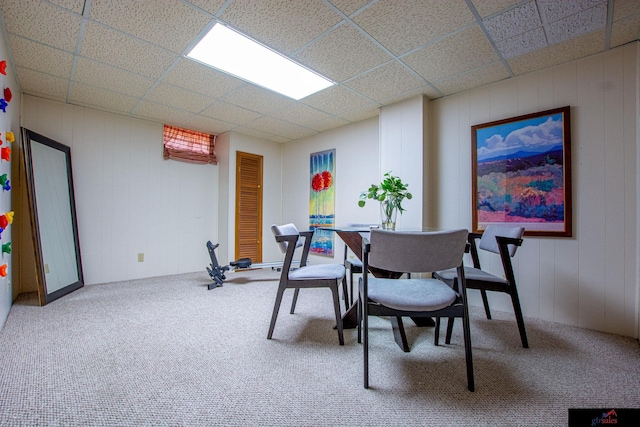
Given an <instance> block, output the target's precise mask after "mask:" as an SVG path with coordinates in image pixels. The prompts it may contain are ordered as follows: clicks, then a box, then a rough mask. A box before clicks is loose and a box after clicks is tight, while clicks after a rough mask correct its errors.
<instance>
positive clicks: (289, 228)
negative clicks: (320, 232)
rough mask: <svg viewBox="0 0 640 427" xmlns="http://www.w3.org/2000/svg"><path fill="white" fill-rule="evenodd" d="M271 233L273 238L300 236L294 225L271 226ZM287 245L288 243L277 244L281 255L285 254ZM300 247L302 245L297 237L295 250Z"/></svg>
mask: <svg viewBox="0 0 640 427" xmlns="http://www.w3.org/2000/svg"><path fill="white" fill-rule="evenodd" d="M271 232H272V233H273V235H274V236H289V235H294V234H300V233H299V232H298V229H297V228H296V226H295V224H292V223H289V224H284V225H276V224H271ZM287 244H288V242H278V246H279V247H280V250H281V251H282V253H283V254H286V253H287ZM302 245H303V242H302V238H300V237H299V238H298V241H297V242H296V248H299V247H300V246H302Z"/></svg>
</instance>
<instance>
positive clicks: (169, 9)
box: [89, 0, 211, 53]
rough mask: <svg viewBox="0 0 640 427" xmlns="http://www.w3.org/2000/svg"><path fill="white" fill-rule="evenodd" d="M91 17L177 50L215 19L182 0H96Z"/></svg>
mask: <svg viewBox="0 0 640 427" xmlns="http://www.w3.org/2000/svg"><path fill="white" fill-rule="evenodd" d="M89 14H90V16H91V19H93V20H95V21H98V22H101V23H103V24H105V25H109V26H111V27H114V28H117V29H118V30H121V31H124V32H125V33H127V34H131V35H133V36H136V37H138V38H141V39H143V40H146V41H148V42H150V43H153V44H155V45H157V46H161V47H163V48H166V49H169V50H171V51H173V52H175V53H183V51H184V50H185V49H186V48H187V46H189V45H190V44H191V43H193V41H194V40H195V39H196V37H197V36H198V35H199V34H200V32H202V30H203V29H204V28H205V27H206V26H207V24H208V23H209V22H210V21H211V17H210V16H209V15H207V14H204V13H202V12H199V11H198V10H197V9H195V8H193V7H190V6H188V5H186V4H185V3H183V2H181V1H180V0H162V1H141V0H138V1H110V0H94V1H93V2H92V3H91V9H90V11H89Z"/></svg>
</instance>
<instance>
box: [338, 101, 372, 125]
mask: <svg viewBox="0 0 640 427" xmlns="http://www.w3.org/2000/svg"><path fill="white" fill-rule="evenodd" d="M379 115H380V104H370V105H367V106H366V107H363V108H358V109H356V110H353V111H350V112H348V113H345V114H342V115H341V116H340V117H342V118H343V119H345V120H348V121H350V122H351V123H355V122H359V121H362V120H366V119H370V118H372V117H378V116H379Z"/></svg>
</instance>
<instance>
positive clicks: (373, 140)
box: [282, 118, 381, 263]
mask: <svg viewBox="0 0 640 427" xmlns="http://www.w3.org/2000/svg"><path fill="white" fill-rule="evenodd" d="M378 129H379V128H378V119H377V118H375V119H370V120H365V121H362V122H358V123H354V124H352V125H348V126H344V127H341V128H339V129H336V130H333V131H328V132H324V133H322V134H320V135H316V136H312V137H310V138H306V139H303V140H299V141H296V142H292V143H288V144H285V145H284V152H283V159H282V194H283V199H282V223H287V222H293V223H295V224H296V225H297V226H298V228H300V229H305V230H306V229H308V227H309V191H310V190H309V189H310V174H309V156H310V154H311V153H315V152H318V151H324V150H328V149H331V148H335V149H336V176H335V177H334V181H335V185H336V219H335V221H336V225H338V226H344V225H346V224H348V223H362V224H367V223H378V222H380V208H379V206H378V205H377V204H376V203H367V204H366V206H365V207H363V208H360V207H358V197H359V195H360V192H361V191H364V190H366V189H367V188H369V186H370V185H371V184H372V183H375V182H380V176H381V175H380V171H379V170H378V166H379V164H380V163H379V148H378V147H379V137H378ZM335 243H336V253H335V256H334V257H333V258H328V257H321V256H314V255H312V256H311V258H312V260H311V262H312V263H327V262H335V261H338V262H342V259H343V258H342V257H343V250H344V243H343V242H342V241H341V240H340V238H339V237H337V236H336V238H335Z"/></svg>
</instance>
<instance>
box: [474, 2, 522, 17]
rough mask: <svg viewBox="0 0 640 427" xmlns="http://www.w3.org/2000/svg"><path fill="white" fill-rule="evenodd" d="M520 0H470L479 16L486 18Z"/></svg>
mask: <svg viewBox="0 0 640 427" xmlns="http://www.w3.org/2000/svg"><path fill="white" fill-rule="evenodd" d="M521 1H522V0H471V3H472V4H473V6H474V7H475V8H476V11H477V12H478V14H479V15H480V17H481V18H486V17H487V16H489V15H493V14H494V13H497V12H499V11H501V10H504V9H507V8H510V7H511V6H513V5H516V4H518V3H520V2H521Z"/></svg>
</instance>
